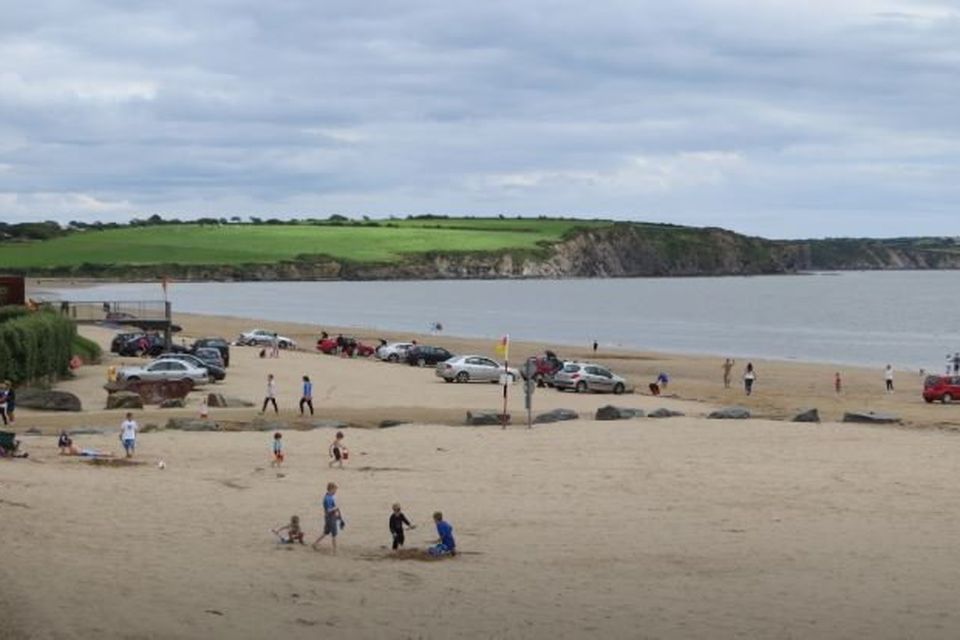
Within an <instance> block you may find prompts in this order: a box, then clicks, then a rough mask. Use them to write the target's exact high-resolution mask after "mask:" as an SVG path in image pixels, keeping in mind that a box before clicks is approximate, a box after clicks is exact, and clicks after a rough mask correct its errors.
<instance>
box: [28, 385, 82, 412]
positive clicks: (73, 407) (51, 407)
mask: <svg viewBox="0 0 960 640" xmlns="http://www.w3.org/2000/svg"><path fill="white" fill-rule="evenodd" d="M17 406H18V407H20V408H23V409H39V410H41V411H82V410H83V406H82V405H81V403H80V398H78V397H77V396H75V395H74V394H72V393H69V392H67V391H55V390H52V389H30V388H27V389H18V390H17Z"/></svg>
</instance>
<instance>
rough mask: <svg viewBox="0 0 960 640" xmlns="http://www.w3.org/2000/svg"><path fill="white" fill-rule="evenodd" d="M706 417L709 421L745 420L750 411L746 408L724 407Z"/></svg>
mask: <svg viewBox="0 0 960 640" xmlns="http://www.w3.org/2000/svg"><path fill="white" fill-rule="evenodd" d="M707 417H708V418H710V419H711V420H746V419H747V418H749V417H750V409H747V408H746V407H724V408H722V409H717V410H716V411H711V412H710V413H709V414H708V415H707Z"/></svg>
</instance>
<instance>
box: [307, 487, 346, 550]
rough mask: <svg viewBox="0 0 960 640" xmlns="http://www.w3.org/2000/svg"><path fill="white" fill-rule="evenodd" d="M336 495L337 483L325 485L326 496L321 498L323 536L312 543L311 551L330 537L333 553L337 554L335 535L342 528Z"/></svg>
mask: <svg viewBox="0 0 960 640" xmlns="http://www.w3.org/2000/svg"><path fill="white" fill-rule="evenodd" d="M336 493H337V483H336V482H329V483H327V494H326V495H325V496H323V535H321V536H320V537H319V538H317V540H316V541H315V542H314V543H313V549H314V551H316V549H317V545H318V544H320V541H321V540H323V539H324V538H326V537H327V536H330V542H331V543H332V544H333V553H334V555H336V553H337V533H339V531H340V529H342V528H343V526H344V522H343V516H341V515H340V507H338V506H337V501H336V499H335V498H334V495H336Z"/></svg>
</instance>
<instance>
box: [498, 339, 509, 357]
mask: <svg viewBox="0 0 960 640" xmlns="http://www.w3.org/2000/svg"><path fill="white" fill-rule="evenodd" d="M496 352H497V355H498V356H500V357H501V358H503V359H504V360H507V359H509V357H510V336H509V335H506V336H503V337H502V338H500V340H499V341H498V342H497V346H496Z"/></svg>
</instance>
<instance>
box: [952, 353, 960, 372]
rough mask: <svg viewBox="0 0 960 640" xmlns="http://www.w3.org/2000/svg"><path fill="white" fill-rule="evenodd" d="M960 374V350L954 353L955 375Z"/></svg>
mask: <svg viewBox="0 0 960 640" xmlns="http://www.w3.org/2000/svg"><path fill="white" fill-rule="evenodd" d="M957 374H960V351H958V352H957V353H954V354H953V375H957Z"/></svg>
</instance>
